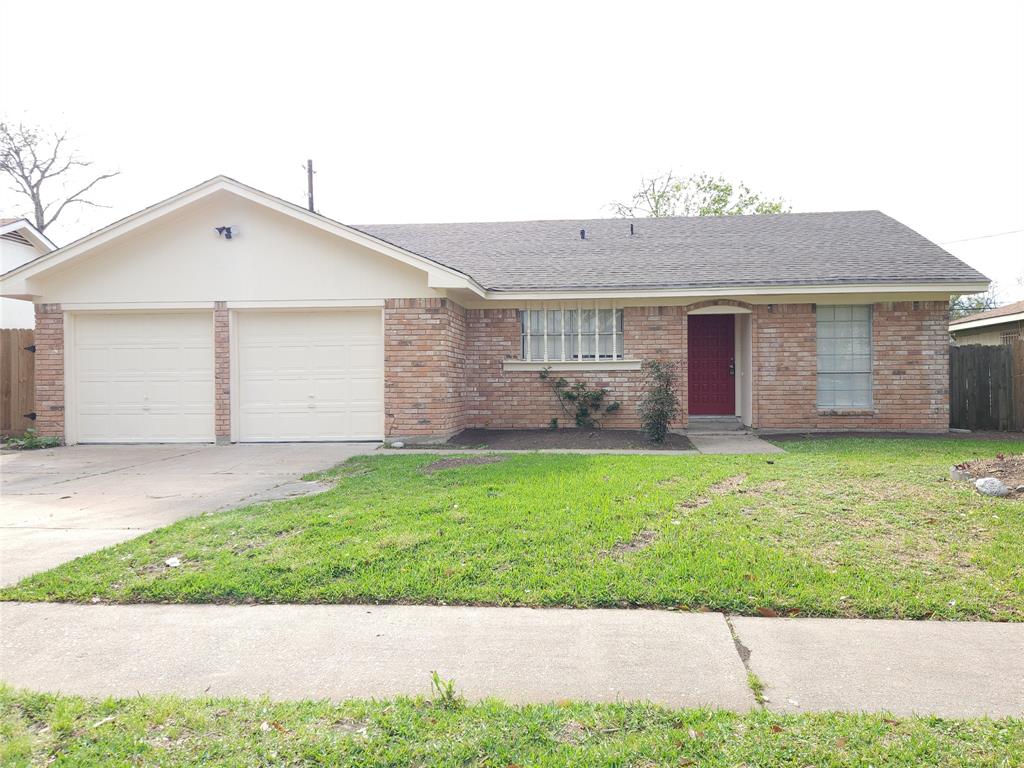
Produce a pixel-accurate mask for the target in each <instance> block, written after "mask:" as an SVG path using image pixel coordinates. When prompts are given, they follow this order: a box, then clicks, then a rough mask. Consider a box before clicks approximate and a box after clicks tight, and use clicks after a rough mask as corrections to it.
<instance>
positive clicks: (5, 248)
mask: <svg viewBox="0 0 1024 768" xmlns="http://www.w3.org/2000/svg"><path fill="white" fill-rule="evenodd" d="M56 247H57V246H55V245H54V244H53V243H51V242H50V241H49V239H48V238H47V237H46V236H45V235H43V233H42V232H40V231H39V230H38V229H36V228H35V227H33V226H32V225H31V224H30V223H29V222H28V220H27V219H4V218H0V274H3V273H4V272H9V271H11V270H12V269H15V268H17V267H20V266H21V265H22V264H24V263H26V262H29V261H32V259H34V258H36V257H38V256H42V255H43V254H44V253H49V252H50V251H52V250H53V249H54V248H56ZM35 322H36V316H35V307H33V306H32V302H31V301H20V300H18V299H0V328H32V327H33V326H34V325H35Z"/></svg>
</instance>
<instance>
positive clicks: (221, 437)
mask: <svg viewBox="0 0 1024 768" xmlns="http://www.w3.org/2000/svg"><path fill="white" fill-rule="evenodd" d="M213 387H214V403H213V408H214V419H213V420H214V434H215V435H216V437H217V442H218V443H226V442H230V440H231V313H230V312H229V311H228V305H227V302H226V301H218V302H216V303H215V304H214V305H213Z"/></svg>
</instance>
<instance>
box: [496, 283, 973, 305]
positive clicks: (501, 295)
mask: <svg viewBox="0 0 1024 768" xmlns="http://www.w3.org/2000/svg"><path fill="white" fill-rule="evenodd" d="M987 288H988V282H979V283H844V284H835V285H831V284H830V285H749V286H731V287H728V288H657V289H636V290H626V291H621V290H608V291H487V295H486V298H488V299H498V300H507V301H535V300H537V301H544V300H557V299H566V300H572V299H640V298H680V297H685V298H689V297H694V298H702V297H722V298H725V297H729V296H780V295H790V294H793V295H802V294H841V293H940V294H949V295H952V294H958V293H979V292H981V291H984V290H987Z"/></svg>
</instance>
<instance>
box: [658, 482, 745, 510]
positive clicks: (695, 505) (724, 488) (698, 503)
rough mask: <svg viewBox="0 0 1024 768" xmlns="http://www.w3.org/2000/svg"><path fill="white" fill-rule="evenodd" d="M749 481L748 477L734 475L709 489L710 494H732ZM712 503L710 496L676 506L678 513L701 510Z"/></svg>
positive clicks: (699, 497) (688, 500)
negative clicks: (745, 481) (744, 482)
mask: <svg viewBox="0 0 1024 768" xmlns="http://www.w3.org/2000/svg"><path fill="white" fill-rule="evenodd" d="M746 479H747V476H746V475H733V476H732V477H727V478H726V479H725V480H719V481H718V482H717V483H715V484H714V485H712V486H711V487H709V488H708V493H709V494H710V495H711V496H721V495H722V494H723V493H732V492H733V491H736V490H738V489H739V487H740V486H741V485H742V484H743V481H744V480H746ZM710 503H711V498H710V496H698V497H697V498H695V499H687V500H686V501H681V502H679V503H678V504H676V506H675V509H676V511H677V512H682V511H684V510H691V509H700V508H701V507H706V506H707V505H708V504H710Z"/></svg>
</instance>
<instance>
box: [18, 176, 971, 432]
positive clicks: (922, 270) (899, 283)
mask: <svg viewBox="0 0 1024 768" xmlns="http://www.w3.org/2000/svg"><path fill="white" fill-rule="evenodd" d="M987 286H988V280H987V279H986V278H985V277H984V276H983V275H981V274H979V273H978V272H976V271H975V270H974V269H971V268H970V267H968V266H967V265H965V264H963V263H962V262H960V261H958V260H957V259H956V258H955V257H953V256H952V255H951V254H949V253H947V252H946V251H944V250H943V249H942V248H940V247H938V246H937V245H935V244H934V243H932V242H930V241H928V240H926V239H925V238H924V237H922V236H921V235H919V234H917V233H916V232H913V231H912V230H910V229H909V228H907V227H906V226H904V225H902V224H900V223H899V222H897V221H894V220H893V219H891V218H889V217H888V216H886V215H884V214H882V213H879V212H878V211H853V212H843V213H793V214H783V215H774V216H735V217H722V218H665V219H638V220H629V219H597V220H586V221H579V220H566V221H521V222H496V223H472V224H413V225H379V226H348V225H345V224H341V223H339V222H337V221H333V220H331V219H329V218H326V217H324V216H321V215H318V214H315V213H311V212H310V211H308V210H306V209H304V208H302V207H300V206H296V205H293V204H291V203H288V202H285V201H284V200H280V199H278V198H276V197H273V196H271V195H268V194H266V193H264V192H261V191H259V190H257V189H253V188H252V187H249V186H246V185H244V184H241V183H239V182H237V181H234V180H232V179H229V178H226V177H223V176H219V177H216V178H213V179H211V180H209V181H207V182H204V183H203V184H200V185H199V186H197V187H194V188H192V189H189V190H187V191H185V192H182V193H181V194H179V195H176V196H174V197H172V198H170V199H168V200H165V201H163V202H161V203H158V204H156V205H154V206H151V207H149V208H146V209H145V210H142V211H139V212H138V213H136V214H134V215H132V216H129V217H127V218H125V219H122V220H121V221H118V222H116V223H114V224H112V225H110V226H108V227H106V228H104V229H101V230H99V231H97V232H94V233H93V234H91V235H88V236H87V237H84V238H82V239H81V240H78V241H77V242H74V243H71V244H70V245H67V246H65V247H63V248H60V249H58V250H55V251H52V252H50V253H48V254H46V255H44V256H41V257H39V258H37V259H35V260H34V261H31V262H29V263H28V264H25V265H23V266H21V267H18V268H16V269H14V270H12V271H10V272H8V273H6V274H5V275H3V276H2V278H0V295H3V296H6V297H11V298H17V299H23V300H30V301H32V302H34V303H35V308H36V347H37V352H36V355H37V358H36V382H37V385H36V386H37V389H36V396H37V397H36V411H37V421H36V424H37V426H38V429H39V432H40V433H41V434H44V435H55V436H59V437H62V438H63V439H64V440H65V441H66V442H67V443H77V442H82V443H84V442H90V443H103V442H172V441H173V442H192V441H206V442H211V441H220V442H226V441H240V442H250V441H290V440H306V441H315V440H374V441H376V440H383V439H399V438H401V439H406V440H418V441H438V440H443V439H445V438H447V437H449V436H450V435H452V434H454V433H456V432H458V431H460V430H462V429H464V428H470V427H479V428H501V429H505V428H538V427H546V426H548V425H549V423H550V421H551V419H552V418H555V417H559V416H562V417H563V420H562V423H563V424H564V422H565V419H564V415H563V414H562V413H561V411H560V409H559V406H558V404H557V401H556V399H555V397H554V395H553V394H552V392H551V390H550V388H549V386H548V385H547V383H546V382H544V381H542V380H541V379H540V376H539V373H540V371H541V370H542V369H544V368H551V369H553V370H554V371H557V372H559V374H560V375H563V376H565V377H566V378H568V379H570V380H583V381H586V382H589V383H590V384H591V385H594V386H603V387H606V388H607V389H608V390H609V397H610V398H612V399H615V400H618V401H620V402H621V404H622V407H621V408H620V409H619V411H618V412H617V413H615V414H611V415H609V416H608V417H606V418H605V420H604V426H605V427H607V428H636V427H637V426H638V423H639V422H638V417H637V404H638V402H639V399H640V398H641V397H642V395H643V392H644V378H643V376H644V374H643V371H642V370H641V364H642V363H643V361H644V360H648V359H659V360H666V361H671V362H674V363H676V364H677V365H678V369H679V378H680V381H679V392H680V398H681V401H682V405H683V409H682V410H683V413H682V416H681V417H680V419H679V421H678V424H677V425H676V426H678V427H686V426H687V424H688V423H690V422H691V421H693V420H695V419H699V418H702V417H704V416H726V417H732V418H735V419H737V420H739V421H741V422H742V423H743V424H745V425H748V426H750V427H753V428H755V429H763V430H786V429H789V430H801V431H803V430H901V431H902V430H914V431H922V432H941V431H944V430H946V429H947V428H948V392H947V387H948V382H947V370H948V369H947V366H948V354H947V351H948V350H947V348H948V344H949V336H948V332H947V326H948V312H947V302H948V300H949V298H950V296H951V295H955V294H962V293H977V292H979V291H983V290H985V289H986V288H987Z"/></svg>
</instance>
